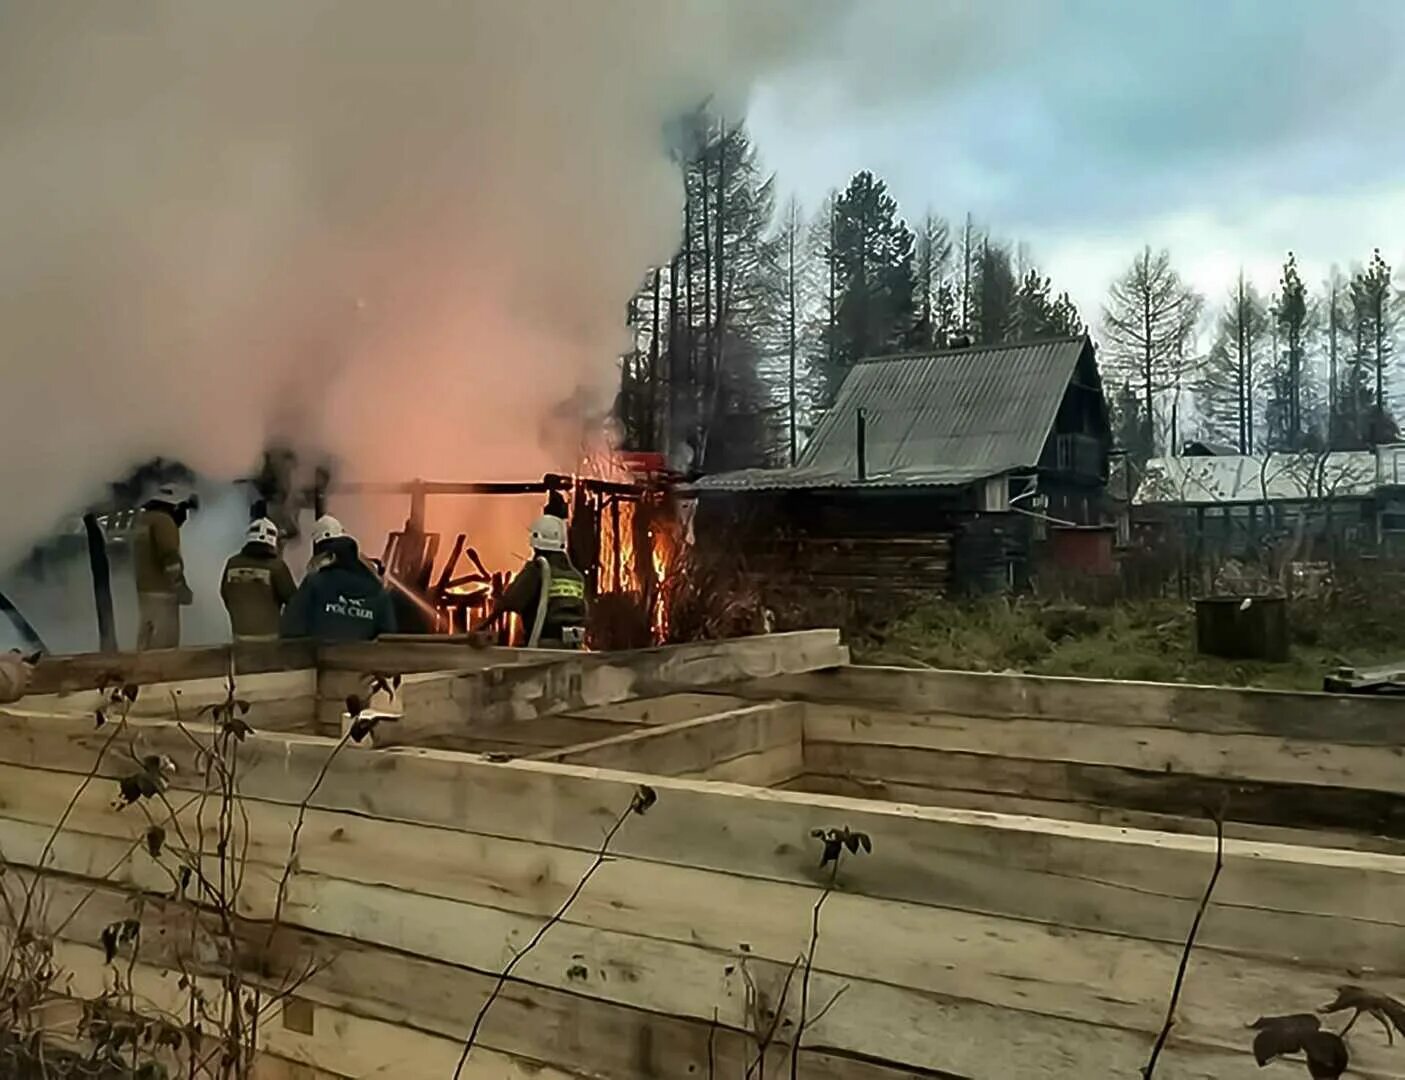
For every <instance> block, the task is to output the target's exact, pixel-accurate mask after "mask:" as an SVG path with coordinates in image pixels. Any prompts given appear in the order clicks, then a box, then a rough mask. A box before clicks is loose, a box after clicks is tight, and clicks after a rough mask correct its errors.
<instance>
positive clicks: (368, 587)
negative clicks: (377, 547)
mask: <svg viewBox="0 0 1405 1080" xmlns="http://www.w3.org/2000/svg"><path fill="white" fill-rule="evenodd" d="M327 520H328V519H326V518H320V519H318V525H319V526H323V525H324V523H325V522H326V521H327ZM331 520H332V522H334V523H335V521H336V519H335V518H333V519H331ZM313 552H314V555H313V560H314V563H315V564H316V565H317V569H314V570H313V571H312V572H311V573H309V574H308V575H307V577H305V578H303V581H302V584H301V585H299V586H298V589H297V591H296V592H295V593H293V597H292V599H291V600H289V601H288V604H287V606H286V607H285V608H284V609H283V617H282V620H281V625H280V633H281V634H282V636H283V637H285V638H305V637H310V638H313V639H315V640H316V641H319V642H323V643H330V642H336V641H373V640H375V639H376V638H378V637H380V635H381V634H390V633H394V632H395V612H394V609H393V608H392V607H391V604H390V596H389V594H388V593H387V592H386V591H385V586H384V585H383V584H382V583H381V579H380V577H379V576H378V575H377V574H376V572H375V570H373V569H372V568H371V567H369V566H367V565H366V563H365V561H364V560H363V559H362V558H361V552H360V549H359V548H358V547H357V544H356V539H355V538H354V537H351V536H348V535H347V534H346V533H345V531H344V530H342V529H341V526H340V524H337V527H336V532H335V535H333V531H332V530H331V529H330V527H324V528H321V529H317V528H315V529H314V530H313Z"/></svg>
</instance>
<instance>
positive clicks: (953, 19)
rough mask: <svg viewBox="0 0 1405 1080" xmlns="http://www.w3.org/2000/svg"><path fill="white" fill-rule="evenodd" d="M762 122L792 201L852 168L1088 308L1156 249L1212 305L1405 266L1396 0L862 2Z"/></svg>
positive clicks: (1404, 108) (754, 122) (819, 192)
mask: <svg viewBox="0 0 1405 1080" xmlns="http://www.w3.org/2000/svg"><path fill="white" fill-rule="evenodd" d="M750 122H751V126H752V130H753V133H754V135H755V137H756V140H757V143H758V144H759V146H760V148H761V151H762V153H763V154H764V156H765V158H766V161H767V162H768V164H769V165H770V166H771V167H773V168H775V169H776V170H777V171H778V174H779V183H780V186H781V189H782V192H783V194H784V193H788V192H790V191H794V192H796V193H798V194H799V195H800V196H801V197H802V198H803V199H804V200H805V201H806V202H807V203H809V204H812V205H813V204H815V203H817V202H818V201H819V200H820V199H821V198H823V196H824V194H825V192H826V191H827V190H828V189H829V188H831V187H835V186H842V185H843V184H844V182H845V181H846V180H847V178H848V177H849V176H850V175H851V174H852V173H853V172H854V171H856V170H858V169H861V168H870V169H872V170H873V171H874V172H876V173H877V174H879V175H880V176H881V177H883V178H884V179H885V180H887V181H888V184H889V186H890V189H891V190H892V192H893V193H894V195H895V196H896V197H897V199H898V200H899V202H900V203H901V205H902V207H903V211H904V213H905V214H906V215H907V216H908V217H909V219H910V220H914V219H917V218H920V216H921V215H922V213H923V211H924V210H925V209H927V208H929V207H930V208H931V209H932V210H934V211H936V212H938V213H941V214H943V215H945V216H946V217H948V218H949V219H951V220H952V221H953V224H955V223H956V222H957V221H958V220H959V219H961V218H962V217H963V216H964V214H965V213H966V212H967V211H970V212H971V213H972V214H973V215H975V218H976V221H977V223H978V224H980V225H986V226H989V227H990V228H991V229H992V230H993V232H994V233H995V234H996V235H998V236H1001V237H1004V238H1007V239H1011V240H1019V241H1023V242H1025V243H1026V244H1028V246H1029V249H1030V254H1031V257H1032V258H1033V260H1034V261H1035V263H1036V264H1037V265H1039V266H1040V267H1041V268H1042V269H1043V270H1044V271H1045V272H1047V273H1049V274H1051V275H1052V276H1053V278H1054V282H1055V286H1056V288H1060V289H1062V288H1067V289H1068V290H1069V291H1070V292H1072V293H1073V295H1074V298H1075V299H1076V300H1077V301H1078V302H1079V306H1080V308H1081V309H1082V310H1083V312H1084V316H1085V318H1087V319H1090V320H1091V321H1093V322H1094V323H1096V322H1097V321H1098V312H1099V306H1100V304H1101V301H1102V297H1103V295H1104V294H1105V292H1106V288H1107V285H1108V283H1109V282H1110V281H1111V279H1112V278H1113V277H1114V276H1115V275H1116V274H1117V273H1118V272H1119V271H1120V270H1121V269H1122V268H1123V267H1124V266H1125V265H1126V264H1127V263H1128V262H1129V261H1130V260H1131V258H1132V256H1133V255H1134V254H1135V252H1136V251H1137V250H1138V249H1139V248H1140V246H1141V245H1142V244H1144V243H1150V244H1152V245H1154V246H1158V247H1160V246H1165V247H1168V248H1170V250H1171V252H1172V255H1173V257H1174V259H1175V261H1176V264H1177V265H1178V266H1179V268H1180V269H1181V270H1182V272H1183V273H1184V274H1185V275H1186V276H1187V277H1189V278H1190V279H1191V280H1192V281H1193V282H1194V284H1196V286H1197V287H1199V288H1200V289H1201V290H1202V291H1204V292H1206V293H1207V294H1208V295H1209V296H1210V298H1211V299H1212V300H1213V301H1215V302H1217V303H1218V302H1219V300H1220V299H1221V298H1222V294H1223V292H1224V291H1225V290H1226V289H1227V287H1228V285H1229V284H1230V282H1231V281H1232V280H1233V278H1234V276H1235V274H1236V273H1237V271H1238V269H1239V267H1240V266H1241V265H1242V266H1243V267H1244V269H1245V271H1246V273H1248V274H1250V275H1251V276H1252V277H1253V278H1254V279H1255V280H1256V281H1257V282H1258V283H1259V284H1260V285H1261V286H1262V287H1263V288H1265V289H1266V290H1267V289H1270V288H1273V287H1274V286H1276V283H1277V280H1278V272H1279V267H1280V266H1281V264H1282V262H1283V259H1284V256H1285V254H1286V252H1287V251H1288V249H1289V248H1292V249H1294V250H1295V251H1296V252H1297V254H1298V259H1299V262H1300V263H1301V264H1303V266H1304V270H1305V274H1304V276H1305V277H1306V278H1307V279H1308V281H1309V282H1310V283H1314V284H1315V283H1316V282H1317V281H1318V280H1319V279H1320V278H1322V277H1325V275H1326V273H1327V271H1328V269H1329V267H1330V265H1331V264H1332V263H1333V262H1336V263H1339V264H1341V265H1342V267H1343V269H1347V268H1349V266H1350V265H1351V264H1352V263H1360V262H1364V261H1365V260H1366V259H1367V258H1369V256H1370V253H1371V249H1372V248H1373V247H1374V246H1376V245H1380V246H1381V248H1382V250H1383V253H1384V255H1385V257H1386V259H1387V261H1388V262H1390V263H1391V264H1392V265H1395V266H1401V267H1405V0H1166V2H1164V3H1159V4H1153V3H1149V2H1145V0H973V2H971V3H966V2H965V0H910V2H909V0H868V2H866V3H863V4H860V5H858V6H857V7H856V8H855V9H853V10H852V11H851V12H850V14H849V15H848V16H847V21H845V22H844V23H842V24H837V25H835V27H834V28H833V33H832V35H831V37H830V41H829V45H828V48H827V50H825V51H823V52H822V53H821V54H820V55H818V56H816V57H815V58H814V59H813V61H811V62H809V63H807V64H806V65H804V66H802V67H798V68H794V69H791V70H789V71H787V72H786V73H785V74H784V75H781V76H778V77H776V78H774V79H772V80H771V81H770V82H769V83H767V85H766V86H765V87H764V88H763V89H762V91H761V92H760V93H759V94H758V95H757V97H756V98H755V99H754V104H753V108H752V111H751V116H750Z"/></svg>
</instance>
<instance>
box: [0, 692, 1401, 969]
mask: <svg viewBox="0 0 1405 1080" xmlns="http://www.w3.org/2000/svg"><path fill="white" fill-rule="evenodd" d="M65 723H66V722H65V721H62V720H59V721H53V722H46V723H39V724H35V723H32V722H28V723H27V722H25V720H24V718H19V720H18V721H17V722H16V723H9V722H7V723H5V724H0V756H4V757H7V758H8V759H9V760H19V761H20V762H21V763H23V764H38V763H40V762H44V763H48V764H53V765H56V766H58V767H60V768H67V769H69V770H71V772H70V779H69V780H68V781H67V787H66V788H63V789H60V791H63V790H67V791H69V792H71V790H72V787H73V785H74V783H75V781H74V779H73V778H72V776H71V773H72V772H85V771H86V770H87V769H88V768H90V767H91V762H92V757H91V753H92V748H93V747H94V746H95V745H98V743H99V741H100V739H101V738H102V737H103V733H102V732H94V731H92V730H91V728H90V727H84V728H80V729H73V728H72V727H70V728H69V730H67V731H65V730H62V726H63V725H64V724H65ZM67 723H71V722H67ZM155 727H156V729H157V730H156V732H155V733H154V735H153V733H151V732H147V733H145V734H144V735H143V738H142V741H141V749H142V750H143V751H145V752H161V753H168V754H170V755H171V756H172V757H173V758H174V759H175V760H176V761H177V763H178V764H179V765H180V770H181V771H179V772H177V774H176V776H175V782H176V783H177V785H179V784H182V783H185V782H186V781H185V778H186V777H188V776H193V775H195V773H194V762H193V756H192V751H191V748H190V746H189V744H188V743H187V742H186V740H185V738H184V737H183V736H180V735H179V734H169V733H167V732H166V731H165V730H164V729H165V728H166V726H165V725H155ZM329 745H330V744H328V743H327V742H326V741H324V740H315V739H305V738H297V737H272V736H267V737H265V736H254V737H252V738H250V739H249V740H247V741H246V743H245V744H244V747H243V750H244V754H243V757H242V759H241V765H240V775H241V777H242V778H243V779H242V783H243V785H244V788H243V789H244V791H245V792H246V793H248V794H249V795H251V796H259V797H263V798H269V799H272V800H275V801H281V802H285V803H288V802H297V801H300V800H301V799H302V798H304V797H305V796H306V795H307V793H308V791H309V790H310V789H311V786H312V784H313V781H314V780H315V779H316V778H317V776H318V775H319V774H320V773H321V772H322V770H323V767H324V764H325V762H326V757H327V752H328V749H329ZM26 779H28V778H26ZM651 783H653V785H654V787H655V789H656V790H657V791H658V792H659V795H660V802H659V805H658V806H657V807H655V808H654V810H652V811H651V812H650V814H649V815H648V816H647V817H646V818H642V819H640V820H639V821H638V822H631V828H629V829H627V830H624V832H623V833H622V835H621V836H620V837H619V838H617V842H616V845H615V846H614V848H613V849H612V850H614V851H615V852H617V854H618V855H619V856H620V857H625V856H631V857H637V858H641V859H645V860H650V861H656V862H660V863H669V864H677V863H680V862H683V863H687V864H688V865H690V866H693V867H699V868H709V869H715V870H719V871H725V872H728V873H733V874H741V875H748V876H756V877H760V878H765V879H769V880H774V881H783V882H794V883H814V882H818V881H821V880H823V871H821V870H820V869H819V868H818V866H817V865H816V863H817V860H816V859H815V853H814V850H813V845H814V841H813V840H812V839H810V833H811V831H812V830H813V829H816V828H827V827H833V826H837V825H844V824H847V825H850V826H852V827H854V828H856V829H862V830H863V831H866V832H868V833H869V834H870V835H872V836H874V837H875V838H876V839H880V838H881V844H882V848H883V853H884V854H883V857H882V858H880V859H872V860H859V861H858V862H856V863H855V864H854V866H853V868H852V870H850V871H848V873H849V874H850V875H851V876H852V879H851V887H853V888H855V889H858V890H861V891H863V892H865V893H868V894H869V895H872V896H877V897H888V898H893V899H902V900H909V901H912V902H915V903H926V904H937V905H941V906H945V907H951V908H960V909H963V910H970V911H981V912H990V913H998V914H1004V915H1009V916H1012V917H1016V918H1026V919H1033V920H1036V921H1041V922H1047V923H1052V924H1056V925H1065V926H1085V927H1090V928H1098V929H1107V930H1112V931H1115V932H1119V933H1128V934H1132V935H1134V936H1139V937H1146V938H1149V939H1154V940H1162V941H1174V940H1179V939H1181V938H1182V936H1183V934H1184V927H1185V925H1186V923H1187V920H1188V918H1189V915H1190V913H1191V912H1193V909H1194V904H1195V903H1196V901H1197V900H1198V894H1199V889H1200V882H1201V880H1202V879H1203V876H1204V873H1205V867H1206V866H1207V865H1208V861H1209V859H1210V852H1211V846H1212V845H1211V841H1210V840H1209V839H1207V838H1205V837H1193V836H1178V835H1172V834H1159V833H1128V832H1126V831H1125V830H1119V829H1115V828H1107V827H1100V826H1095V825H1085V824H1081V823H1070V822H1059V821H1051V820H1047V819H1040V818H1025V817H1019V816H1012V815H992V814H983V813H976V812H971V811H963V810H951V809H944V808H915V807H901V806H890V805H885V804H882V803H873V802H866V801H860V800H850V799H842V798H833V797H825V796H807V795H801V794H794V793H787V792H767V791H759V790H755V789H750V788H740V787H732V786H730V785H727V784H696V783H693V782H689V781H679V780H669V779H658V780H656V781H651ZM16 786H18V785H17V783H13V782H12V783H10V784H7V785H4V786H0V797H5V798H8V797H9V789H10V788H12V787H16ZM633 791H634V781H632V780H629V779H626V778H621V777H618V776H616V775H612V774H608V773H601V772H598V771H596V770H591V769H583V768H579V767H573V766H561V765H549V764H537V763H513V764H510V765H499V764H494V763H490V762H485V761H481V760H479V759H475V758H471V757H467V756H465V755H456V754H446V753H441V752H435V751H396V752H374V751H365V750H358V749H354V748H347V749H346V750H343V751H342V753H341V754H340V755H338V757H337V758H336V759H335V760H334V761H333V762H332V763H331V764H330V765H329V766H327V767H326V771H325V776H323V778H322V781H321V782H320V784H318V786H317V792H316V795H315V797H314V798H313V800H312V802H313V805H314V806H316V807H318V808H326V809H338V810H342V809H344V810H349V811H351V812H352V813H355V814H361V815H366V814H369V815H375V816H377V817H380V818H384V819H387V820H399V821H412V822H422V823H426V824H434V825H439V826H444V827H447V828H449V829H452V830H460V831H465V832H470V833H472V834H474V835H490V836H495V837H503V838H515V839H518V840H522V841H532V842H540V843H546V844H551V845H554V846H560V847H563V848H574V849H576V850H582V851H587V852H593V851H594V850H595V848H596V846H597V845H598V844H599V841H600V837H601V835H603V832H604V830H605V829H606V828H607V827H608V826H609V825H610V824H611V823H612V822H613V821H614V820H615V818H616V816H617V815H618V814H619V812H620V810H621V809H622V808H623V807H624V806H626V805H627V804H628V803H629V800H630V799H631V797H632V794H633ZM55 797H57V796H55ZM737 835H745V836H746V837H748V842H747V843H744V844H739V843H737V842H736V840H735V836H737ZM1227 858H1228V864H1229V866H1230V868H1231V869H1230V872H1227V874H1226V876H1225V879H1224V881H1223V882H1222V884H1221V887H1220V895H1221V898H1222V901H1223V904H1224V906H1225V908H1226V909H1227V910H1230V911H1238V912H1239V916H1238V917H1240V918H1242V919H1245V920H1257V921H1258V922H1259V923H1261V924H1262V926H1263V927H1265V928H1267V927H1268V926H1269V924H1271V923H1272V922H1273V913H1274V912H1279V913H1284V912H1286V913H1290V914H1305V915H1313V916H1322V917H1324V918H1329V919H1333V920H1335V919H1342V918H1347V919H1358V918H1359V919H1363V920H1370V921H1378V920H1386V921H1389V920H1390V919H1392V918H1394V917H1395V916H1393V915H1390V914H1389V912H1390V911H1391V910H1392V909H1391V907H1390V905H1389V904H1386V903H1384V902H1382V901H1381V900H1380V899H1379V898H1380V897H1384V896H1389V895H1391V894H1392V891H1393V890H1395V889H1397V888H1398V887H1399V880H1400V875H1401V863H1400V862H1399V860H1396V859H1392V858H1390V857H1388V856H1383V855H1376V854H1371V853H1360V852H1340V851H1323V850H1313V849H1306V848H1297V847H1287V846H1273V845H1263V844H1245V843H1232V844H1230V845H1229V849H1228V854H1227ZM1399 907H1400V910H1402V911H1405V905H1400V906H1399ZM1383 913H1384V914H1383ZM1241 930H1242V932H1243V933H1245V934H1247V935H1248V937H1247V938H1243V937H1241V936H1239V935H1240V934H1241ZM1258 936H1259V931H1258V930H1256V929H1254V928H1253V927H1249V928H1247V929H1243V928H1240V927H1239V926H1238V925H1237V924H1236V925H1235V926H1228V925H1226V926H1225V927H1224V929H1223V933H1221V932H1220V930H1218V929H1216V928H1215V927H1214V926H1210V927H1207V936H1206V941H1207V943H1214V942H1216V941H1217V940H1218V942H1219V943H1220V944H1221V945H1223V946H1224V947H1227V948H1237V947H1240V946H1241V945H1242V944H1243V942H1244V941H1245V940H1255V939H1257V937H1258ZM1270 947H1272V946H1271V943H1270ZM1279 947H1281V942H1280V945H1279Z"/></svg>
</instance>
